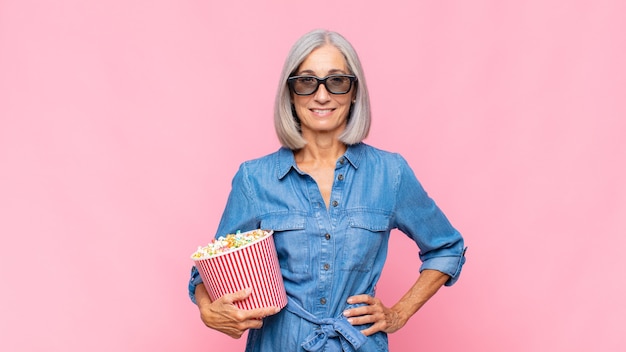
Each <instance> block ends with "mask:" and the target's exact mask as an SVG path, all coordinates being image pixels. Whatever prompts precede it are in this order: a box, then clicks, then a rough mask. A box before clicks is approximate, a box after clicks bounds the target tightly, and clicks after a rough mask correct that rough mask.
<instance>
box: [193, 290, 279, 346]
mask: <svg viewBox="0 0 626 352" xmlns="http://www.w3.org/2000/svg"><path fill="white" fill-rule="evenodd" d="M251 293H252V289H250V288H247V289H244V290H241V291H238V292H235V293H231V294H226V295H224V296H222V297H220V298H219V299H217V300H215V301H214V302H212V303H210V304H208V305H204V306H202V307H201V308H200V315H201V318H202V321H203V322H204V324H205V325H206V326H208V327H210V328H212V329H215V330H218V331H221V332H223V333H225V334H226V335H228V336H230V337H232V338H236V339H238V338H240V337H241V336H242V335H243V334H244V333H245V331H246V330H248V329H260V328H261V327H262V326H263V320H262V319H263V318H265V317H267V316H269V315H273V314H276V313H278V312H279V311H280V309H279V308H278V307H269V308H258V309H252V310H243V309H239V308H237V306H235V304H234V302H237V301H242V300H245V299H246V298H248V297H249V296H250V294H251Z"/></svg>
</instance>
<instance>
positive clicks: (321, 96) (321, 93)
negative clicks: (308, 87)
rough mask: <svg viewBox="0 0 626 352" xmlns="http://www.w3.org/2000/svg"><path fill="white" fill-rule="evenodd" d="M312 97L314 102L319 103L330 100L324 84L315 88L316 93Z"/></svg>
mask: <svg viewBox="0 0 626 352" xmlns="http://www.w3.org/2000/svg"><path fill="white" fill-rule="evenodd" d="M314 97H315V101H317V102H320V103H324V102H327V101H329V100H330V93H328V91H327V90H326V85H325V84H320V86H319V87H317V91H316V92H315V95H314Z"/></svg>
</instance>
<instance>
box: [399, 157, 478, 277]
mask: <svg viewBox="0 0 626 352" xmlns="http://www.w3.org/2000/svg"><path fill="white" fill-rule="evenodd" d="M398 158H399V165H400V167H399V169H398V174H397V178H396V186H397V187H396V209H395V212H394V213H395V217H394V219H395V227H397V228H398V229H399V230H400V231H402V232H403V233H405V234H406V235H407V236H409V237H410V238H411V239H413V240H414V241H415V243H417V245H418V247H419V249H420V252H419V256H420V260H421V261H422V265H421V267H420V269H419V270H420V272H421V271H423V270H426V269H432V270H437V271H440V272H442V273H444V274H447V275H449V276H450V279H449V280H448V281H447V282H446V283H445V285H446V286H451V285H453V284H454V283H455V282H456V281H457V280H458V278H459V275H460V274H461V268H462V267H463V264H464V263H465V252H466V250H467V248H466V247H465V242H464V240H463V237H462V236H461V234H460V233H459V231H457V230H456V229H455V228H454V227H453V226H452V225H451V224H450V221H448V218H447V217H446V216H445V214H444V213H443V212H442V211H441V209H439V207H438V206H437V205H436V204H435V202H434V201H433V200H432V199H431V198H430V197H429V196H428V194H427V193H426V191H425V190H424V188H423V187H422V185H421V184H420V182H419V181H418V180H417V178H416V177H415V174H414V173H413V170H411V168H410V167H409V165H408V164H407V162H406V161H405V160H404V159H403V158H402V157H401V156H399V155H398Z"/></svg>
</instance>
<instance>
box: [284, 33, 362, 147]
mask: <svg viewBox="0 0 626 352" xmlns="http://www.w3.org/2000/svg"><path fill="white" fill-rule="evenodd" d="M326 44H330V45H332V46H334V47H336V48H337V49H339V51H340V52H341V53H342V54H343V56H344V57H345V59H346V63H347V65H348V70H349V71H350V73H351V74H353V75H355V76H356V78H357V81H356V84H355V88H356V90H357V92H356V99H355V102H354V104H352V107H351V109H350V116H348V124H347V126H346V129H345V130H344V131H343V133H342V134H341V135H340V136H339V140H340V141H342V142H343V143H345V144H347V145H350V144H357V143H360V142H361V141H362V140H363V139H365V137H367V134H368V133H369V129H370V124H371V112H370V99H369V93H368V91H367V85H366V83H365V75H364V74H363V68H362V67H361V61H360V60H359V57H358V55H357V53H356V51H355V50H354V48H353V47H352V45H351V44H350V43H349V42H348V41H347V40H346V39H345V38H344V37H343V36H341V35H340V34H339V33H336V32H331V31H327V30H321V29H318V30H314V31H311V32H309V33H307V34H305V35H303V36H302V37H300V39H298V41H296V43H295V44H294V45H293V46H292V47H291V51H290V52H289V55H287V59H286V60H285V64H284V65H283V71H282V73H281V75H280V81H279V86H278V91H277V92H276V100H275V102H274V128H275V129H276V134H277V135H278V139H279V141H280V143H281V144H282V145H283V146H285V147H287V148H289V149H291V150H298V149H301V148H303V147H304V146H305V145H306V141H305V139H304V138H302V134H301V133H300V127H299V122H298V121H297V117H296V116H294V115H295V113H294V111H293V106H292V103H291V92H290V91H289V87H288V85H287V79H288V78H289V77H290V76H291V75H293V74H294V73H295V71H296V70H297V69H298V67H299V66H300V65H301V64H302V62H303V61H304V60H305V59H306V58H307V57H308V56H309V54H311V52H312V51H313V50H315V49H317V48H319V47H321V46H324V45H326Z"/></svg>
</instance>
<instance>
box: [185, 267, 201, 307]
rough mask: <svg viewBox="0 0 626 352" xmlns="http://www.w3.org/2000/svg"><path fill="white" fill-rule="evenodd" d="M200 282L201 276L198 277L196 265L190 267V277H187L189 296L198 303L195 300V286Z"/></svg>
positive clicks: (194, 301)
mask: <svg viewBox="0 0 626 352" xmlns="http://www.w3.org/2000/svg"><path fill="white" fill-rule="evenodd" d="M201 283H202V277H200V273H199V272H198V269H196V267H195V266H194V267H192V268H191V278H190V279H189V286H188V290H189V298H191V301H192V302H193V303H194V304H198V303H197V302H196V286H198V285H199V284H201Z"/></svg>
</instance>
